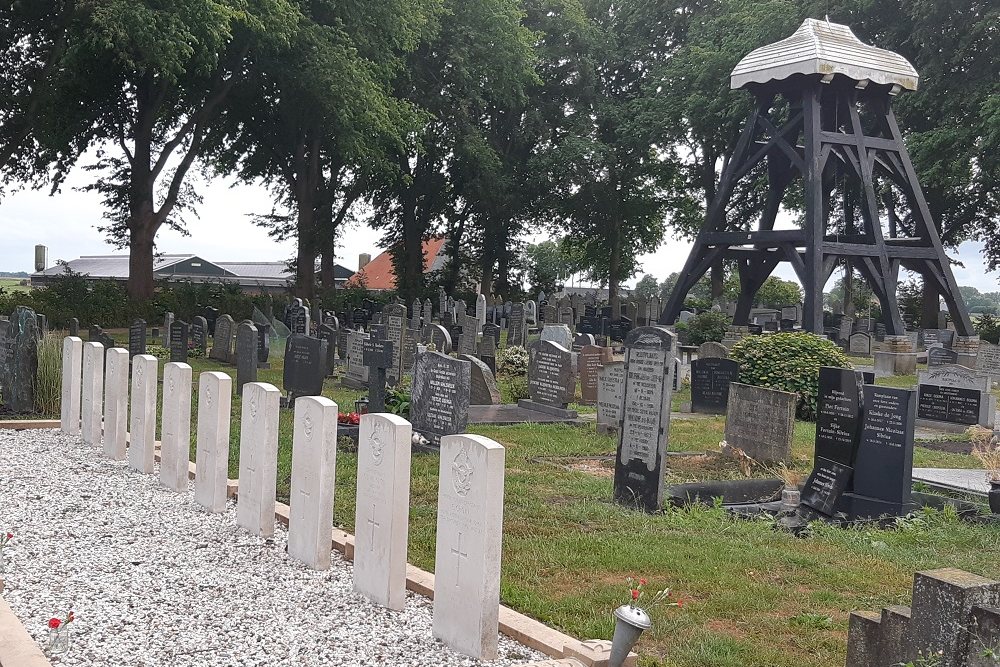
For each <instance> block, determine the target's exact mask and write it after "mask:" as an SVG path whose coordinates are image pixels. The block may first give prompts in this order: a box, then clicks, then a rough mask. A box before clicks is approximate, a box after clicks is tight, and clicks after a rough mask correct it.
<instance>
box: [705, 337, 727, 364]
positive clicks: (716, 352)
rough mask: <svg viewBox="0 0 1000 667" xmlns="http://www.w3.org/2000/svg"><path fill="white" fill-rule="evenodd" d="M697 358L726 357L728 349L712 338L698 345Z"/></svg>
mask: <svg viewBox="0 0 1000 667" xmlns="http://www.w3.org/2000/svg"><path fill="white" fill-rule="evenodd" d="M698 358H699V359H728V358H729V350H727V349H726V346H725V345H723V344H722V343H716V342H715V341H714V340H710V341H708V342H705V343H702V344H701V345H699V346H698Z"/></svg>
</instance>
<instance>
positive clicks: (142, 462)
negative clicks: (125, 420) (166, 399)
mask: <svg viewBox="0 0 1000 667" xmlns="http://www.w3.org/2000/svg"><path fill="white" fill-rule="evenodd" d="M158 364H159V360H158V359H157V358H156V357H154V356H153V355H151V354H139V355H136V356H135V357H133V358H132V409H131V413H130V421H129V429H128V437H129V440H128V464H129V466H130V467H131V468H132V469H133V470H138V471H139V472H144V473H147V474H148V473H151V472H153V447H154V440H155V439H156V379H157V378H156V374H157V367H158Z"/></svg>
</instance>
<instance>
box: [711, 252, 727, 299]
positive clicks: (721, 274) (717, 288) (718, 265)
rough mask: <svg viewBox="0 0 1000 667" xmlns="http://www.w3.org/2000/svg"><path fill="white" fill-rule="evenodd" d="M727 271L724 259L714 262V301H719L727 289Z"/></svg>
mask: <svg viewBox="0 0 1000 667" xmlns="http://www.w3.org/2000/svg"><path fill="white" fill-rule="evenodd" d="M725 280H726V272H725V267H724V266H723V264H722V260H721V259H719V260H717V261H716V262H715V263H714V264H712V303H717V302H718V301H719V299H721V298H722V292H723V290H724V289H725Z"/></svg>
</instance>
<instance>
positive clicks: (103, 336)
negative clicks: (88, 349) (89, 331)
mask: <svg viewBox="0 0 1000 667" xmlns="http://www.w3.org/2000/svg"><path fill="white" fill-rule="evenodd" d="M96 342H98V343H100V344H101V345H103V346H104V349H105V350H110V349H111V348H113V347H116V343H115V339H114V338H113V337H112V336H111V334H109V333H108V332H106V331H103V330H102V331H101V333H99V334H98V335H97V341H96Z"/></svg>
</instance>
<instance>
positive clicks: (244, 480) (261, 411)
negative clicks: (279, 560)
mask: <svg viewBox="0 0 1000 667" xmlns="http://www.w3.org/2000/svg"><path fill="white" fill-rule="evenodd" d="M298 338H302V336H298ZM289 340H291V339H289ZM280 399H281V392H279V391H278V388H277V387H275V386H273V385H270V384H267V383H265V382H251V383H249V384H247V385H246V386H244V387H243V411H242V414H241V415H240V476H239V481H240V493H239V496H238V497H237V501H236V523H237V525H239V526H241V527H242V528H246V529H247V530H248V531H250V532H251V533H253V534H254V535H257V536H258V537H272V536H273V535H274V504H275V484H276V483H277V476H278V406H279V403H280Z"/></svg>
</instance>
